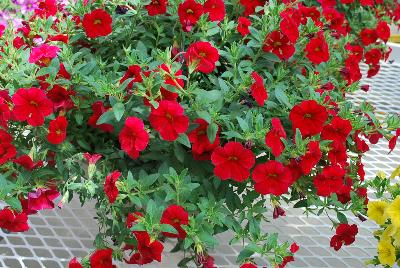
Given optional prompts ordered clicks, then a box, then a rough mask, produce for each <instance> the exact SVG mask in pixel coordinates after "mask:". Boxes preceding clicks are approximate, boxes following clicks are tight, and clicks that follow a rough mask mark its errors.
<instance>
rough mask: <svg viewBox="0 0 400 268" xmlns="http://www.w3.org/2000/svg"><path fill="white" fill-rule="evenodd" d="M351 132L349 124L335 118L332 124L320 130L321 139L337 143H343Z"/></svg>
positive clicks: (345, 120) (344, 120) (347, 121)
mask: <svg viewBox="0 0 400 268" xmlns="http://www.w3.org/2000/svg"><path fill="white" fill-rule="evenodd" d="M351 130H352V126H351V122H350V121H349V120H347V119H343V118H341V117H339V116H336V117H334V118H333V119H332V122H331V123H330V124H328V125H326V126H324V128H323V129H322V133H321V138H322V139H324V140H332V141H337V142H345V141H346V139H347V137H348V136H349V135H350V132H351Z"/></svg>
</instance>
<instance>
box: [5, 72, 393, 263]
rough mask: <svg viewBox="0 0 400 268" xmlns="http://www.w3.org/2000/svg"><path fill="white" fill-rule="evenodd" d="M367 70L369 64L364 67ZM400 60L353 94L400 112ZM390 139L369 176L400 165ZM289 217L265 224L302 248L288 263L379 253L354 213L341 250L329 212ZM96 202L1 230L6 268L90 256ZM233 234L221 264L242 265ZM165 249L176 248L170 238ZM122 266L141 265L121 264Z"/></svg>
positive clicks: (167, 257) (369, 226)
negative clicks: (353, 227) (355, 227)
mask: <svg viewBox="0 0 400 268" xmlns="http://www.w3.org/2000/svg"><path fill="white" fill-rule="evenodd" d="M362 69H363V70H364V71H365V69H366V66H363V68H362ZM399 76H400V64H382V68H381V72H380V73H379V75H377V76H376V77H374V78H373V79H364V80H363V84H369V85H370V91H369V92H368V93H364V92H361V91H360V92H358V93H357V94H354V95H352V96H351V97H352V99H353V100H354V101H355V102H360V101H362V100H368V101H369V102H371V103H372V104H373V105H375V106H376V107H377V111H378V112H382V113H388V112H392V113H393V112H399V109H398V107H400V94H399V89H397V88H396V87H395V86H394V85H396V84H397V85H398V84H399V83H398V81H399ZM387 153H388V147H387V143H385V142H383V141H382V142H381V143H379V144H377V145H374V146H371V151H370V152H368V154H367V155H366V156H365V158H364V161H365V165H366V166H365V169H366V174H367V177H371V176H374V175H375V174H376V172H377V171H380V170H383V171H391V170H393V169H394V168H395V167H396V166H397V165H398V164H400V150H399V149H397V150H396V151H394V152H393V153H392V154H391V155H387ZM287 215H288V216H286V217H283V218H282V217H281V218H279V219H277V220H273V221H272V222H271V223H268V224H266V225H264V226H263V228H264V230H265V231H266V232H278V233H279V234H280V239H281V240H283V241H284V240H288V241H296V242H297V243H298V244H299V245H300V250H299V252H298V253H296V256H295V259H296V261H295V262H294V263H292V264H290V265H288V267H341V268H342V267H352V268H357V267H365V265H364V261H365V260H366V259H368V258H371V257H372V256H374V255H375V252H376V241H375V240H374V239H373V237H372V232H373V230H374V229H375V228H376V225H374V224H373V223H372V222H369V221H367V222H364V223H360V222H359V220H358V219H355V218H354V217H353V218H351V219H350V221H352V222H356V223H358V224H359V235H358V236H357V239H356V242H355V243H354V244H353V245H351V246H349V247H344V248H342V250H340V251H339V252H335V251H334V250H333V249H332V248H330V247H329V239H330V236H331V235H332V234H333V233H334V231H333V230H331V224H330V221H329V219H328V217H327V216H319V217H308V218H307V217H306V216H305V215H303V214H302V210H300V209H293V208H291V209H290V208H288V209H287ZM93 216H94V210H93V204H88V205H86V206H85V207H81V206H80V204H79V202H77V201H73V202H72V203H70V204H68V205H65V206H64V207H63V209H62V210H60V209H54V210H52V211H41V212H40V213H39V214H37V215H32V216H31V217H30V224H31V230H30V231H29V232H26V233H17V234H14V233H11V234H7V233H4V232H3V231H2V230H0V267H9V268H19V267H27V268H36V267H37V268H42V267H46V268H47V267H48V268H58V267H66V266H67V263H68V261H69V260H70V259H71V258H72V257H73V256H76V257H78V258H80V257H83V256H84V255H86V254H87V253H88V252H89V251H90V249H91V247H92V241H93V240H94V237H95V235H96V233H97V229H96V223H95V221H94V220H93ZM230 238H231V236H230V234H229V233H226V234H222V235H220V236H219V240H220V242H221V243H220V244H221V246H219V247H217V248H216V249H215V250H214V251H213V252H211V254H212V255H213V256H214V257H215V260H216V264H217V267H237V266H236V265H235V259H236V257H237V256H238V253H239V251H240V249H241V246H239V245H238V246H236V245H234V246H228V245H227V243H228V241H229V240H230ZM165 247H166V250H165V252H168V249H170V248H172V244H171V243H169V242H167V243H166V245H165ZM180 258H181V255H180V254H176V253H175V254H169V253H166V254H164V256H163V262H162V263H161V264H158V263H157V264H151V265H148V266H147V267H150V268H156V267H164V268H165V267H168V268H170V267H176V263H177V262H178V261H179V260H180ZM256 260H257V263H258V265H265V264H266V263H265V261H263V260H262V259H256ZM118 267H135V266H132V265H130V266H127V265H124V264H119V265H118Z"/></svg>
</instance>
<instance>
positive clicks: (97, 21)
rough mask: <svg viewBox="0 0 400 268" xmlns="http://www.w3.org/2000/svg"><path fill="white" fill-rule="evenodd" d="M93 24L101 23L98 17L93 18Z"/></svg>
mask: <svg viewBox="0 0 400 268" xmlns="http://www.w3.org/2000/svg"><path fill="white" fill-rule="evenodd" d="M93 24H94V25H97V24H101V20H99V19H97V20H94V22H93Z"/></svg>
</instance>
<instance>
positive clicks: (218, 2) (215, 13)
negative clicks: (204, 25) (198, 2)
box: [203, 0, 225, 21]
mask: <svg viewBox="0 0 400 268" xmlns="http://www.w3.org/2000/svg"><path fill="white" fill-rule="evenodd" d="M203 8H204V13H208V18H209V19H210V21H222V20H224V17H225V4H224V1H223V0H207V1H206V2H205V3H204V7H203Z"/></svg>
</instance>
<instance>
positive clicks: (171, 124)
mask: <svg viewBox="0 0 400 268" xmlns="http://www.w3.org/2000/svg"><path fill="white" fill-rule="evenodd" d="M149 121H150V125H151V126H152V127H153V128H154V129H155V130H156V131H158V132H159V133H160V135H161V138H163V139H164V140H166V141H174V140H176V139H177V138H178V136H179V134H182V133H185V131H186V130H187V129H188V127H189V118H188V117H187V116H186V115H184V110H183V108H182V106H181V105H180V104H179V103H177V102H175V101H167V100H162V101H160V102H159V105H158V108H157V109H154V108H152V109H151V113H150V116H149Z"/></svg>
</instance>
